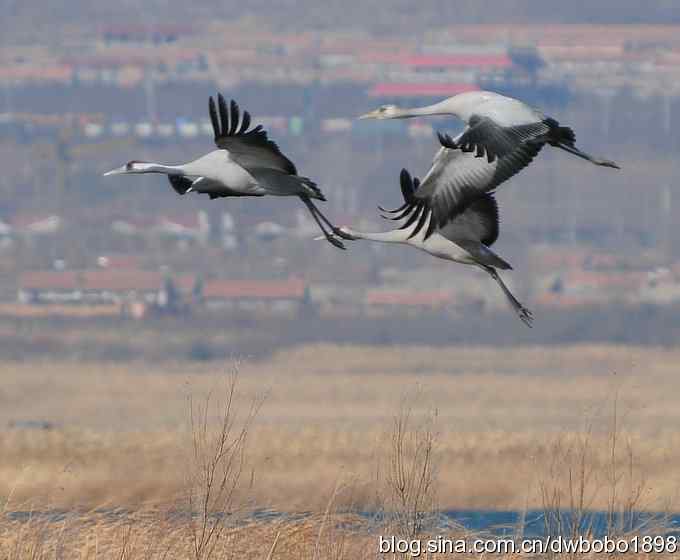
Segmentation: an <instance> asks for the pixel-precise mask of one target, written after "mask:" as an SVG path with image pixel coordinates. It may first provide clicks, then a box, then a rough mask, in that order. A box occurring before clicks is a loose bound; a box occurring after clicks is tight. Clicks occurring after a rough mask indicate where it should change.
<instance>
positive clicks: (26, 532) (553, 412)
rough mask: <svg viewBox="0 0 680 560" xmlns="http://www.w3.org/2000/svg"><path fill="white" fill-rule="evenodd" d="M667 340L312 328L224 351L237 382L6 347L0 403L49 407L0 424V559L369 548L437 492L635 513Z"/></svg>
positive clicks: (656, 464) (404, 528)
mask: <svg viewBox="0 0 680 560" xmlns="http://www.w3.org/2000/svg"><path fill="white" fill-rule="evenodd" d="M678 357H679V356H678V354H677V353H675V352H670V351H661V350H650V349H646V350H629V349H622V348H611V347H610V348H607V347H576V348H566V349H560V350H554V349H551V350H549V351H548V350H540V349H534V348H527V349H520V350H512V351H486V350H481V349H470V350H466V351H462V352H461V351H458V352H454V351H447V350H438V351H433V350H430V349H425V348H423V349H410V350H409V351H404V350H395V351H394V352H386V351H384V350H380V349H369V348H339V347H332V346H328V347H312V348H302V349H298V350H295V351H291V352H286V353H282V354H280V355H278V356H276V357H275V358H274V359H273V360H271V361H269V362H263V363H250V364H246V365H245V366H242V367H241V373H240V377H239V380H238V392H237V390H236V389H237V385H236V379H235V377H230V376H226V379H227V384H226V386H225V385H224V381H225V375H224V373H223V372H222V373H219V374H216V373H215V372H214V371H209V370H207V369H202V368H200V367H194V368H193V369H191V370H188V369H187V368H186V367H182V369H180V368H179V366H178V367H177V368H169V369H168V368H165V369H164V371H157V370H154V369H153V368H152V367H150V366H148V365H142V364H140V365H139V366H138V367H137V368H133V369H130V368H127V367H114V366H105V367H102V366H100V365H97V364H92V365H82V364H81V365H80V366H75V365H73V364H65V363H61V364H47V363H42V364H31V365H24V366H21V365H17V364H6V365H5V366H4V367H3V370H2V376H3V380H4V381H5V383H4V384H3V386H2V393H0V405H2V406H1V407H0V422H1V423H3V424H4V423H5V422H9V421H15V422H16V421H22V420H29V419H38V420H48V421H51V422H54V423H55V425H56V426H57V427H56V428H55V429H52V430H27V429H8V430H6V431H4V432H2V435H1V436H0V484H2V486H1V487H0V500H2V501H0V514H1V515H0V558H1V559H2V560H5V559H7V560H10V559H12V560H14V559H17V560H18V559H23V558H35V559H38V558H40V559H42V558H105V559H109V558H118V559H130V560H132V559H135V560H136V559H142V558H144V559H152V558H153V559H156V558H158V559H160V558H187V559H189V558H192V559H194V560H201V559H208V558H246V559H247V558H266V559H274V558H291V559H292V558H312V559H315V560H316V559H319V560H321V559H338V560H339V559H341V558H349V557H351V558H360V559H361V558H375V557H376V542H377V535H378V534H388V535H389V534H394V535H399V536H403V537H414V536H426V535H428V534H429V531H431V530H432V525H431V524H429V522H428V521H429V520H431V518H429V515H430V514H431V513H432V512H433V510H435V509H437V508H438V507H444V508H446V507H471V508H513V509H522V508H541V509H544V510H546V511H547V512H548V513H549V515H548V517H547V518H546V525H547V528H548V530H549V531H551V532H555V531H557V530H559V531H561V532H563V533H569V531H571V533H572V534H573V535H576V534H585V535H588V534H590V532H591V529H592V527H591V526H590V525H589V524H588V517H587V516H588V511H589V510H591V509H601V510H604V511H607V512H609V532H610V533H611V534H630V533H631V532H633V533H635V532H636V531H638V530H639V528H638V527H636V526H634V524H631V525H626V524H625V523H624V522H621V518H620V517H617V516H618V515H619V514H621V513H626V512H631V511H637V510H644V509H649V510H656V511H658V510H663V509H665V508H668V507H670V505H671V504H672V503H677V502H676V501H675V502H674V501H673V497H674V495H675V494H676V490H677V482H678V481H677V478H676V473H675V470H676V469H675V465H677V461H678V459H679V458H680V457H678V453H680V452H678V451H677V449H678V445H677V444H678V443H679V442H680V437H679V434H678V433H677V432H676V431H674V430H675V428H674V427H675V426H678V425H680V424H678V422H677V420H678V418H677V415H678V414H680V412H678V411H677V410H676V408H675V407H674V406H672V403H673V397H672V395H673V394H677V383H678V382H677V381H676V376H675V365H674V364H675V363H677V358H678ZM638 364H645V365H644V370H641V366H640V365H638ZM173 370H174V371H173ZM494 370H496V371H500V372H502V373H493V371H494ZM551 371H553V372H558V373H559V375H557V374H550V372H551ZM570 371H571V372H572V373H571V374H570V373H568V372H570ZM612 371H617V373H616V374H612V373H611V372H612ZM387 372H391V373H387ZM643 373H644V377H643V378H642V377H639V376H642V375H643ZM265 394H266V402H265V404H264V406H262V407H261V405H262V402H263V399H264V395H265ZM260 407H261V408H260ZM395 411H396V413H395ZM142 427H143V429H142ZM59 507H66V508H69V509H68V511H69V513H68V514H67V515H65V516H63V517H59V518H55V517H53V515H54V512H55V511H56V508H59ZM87 507H89V508H94V507H96V508H97V509H96V510H94V509H90V510H89V511H87V510H84V509H83V508H87ZM123 507H124V508H129V509H120V508H123ZM254 507H273V508H276V509H280V510H288V511H300V510H308V511H313V512H318V513H314V514H309V515H306V516H304V517H296V516H292V517H291V516H286V517H274V518H268V519H262V520H257V519H256V518H254V517H253V515H252V512H253V508H254ZM565 508H568V509H569V510H570V512H569V514H568V515H566V516H565V515H564V513H563V511H564V510H565ZM367 509H368V510H371V511H382V512H384V513H385V515H384V516H382V517H381V518H380V522H379V523H378V521H377V520H376V519H366V518H363V517H357V516H355V515H352V514H349V513H343V512H346V511H356V510H367ZM16 511H28V512H33V513H32V514H31V517H30V518H29V519H26V518H17V517H16V514H13V513H12V512H16ZM41 512H42V513H41ZM45 512H51V513H50V515H46V514H45ZM190 512H193V513H192V514H190ZM225 514H226V515H225ZM647 530H649V528H647ZM660 530H661V528H657V529H656V530H655V531H660ZM447 533H448V534H447V536H452V533H451V531H448V532H447ZM460 535H462V533H460ZM460 535H459V536H460ZM627 557H628V558H630V557H631V556H627Z"/></svg>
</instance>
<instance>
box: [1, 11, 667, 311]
mask: <svg viewBox="0 0 680 560" xmlns="http://www.w3.org/2000/svg"><path fill="white" fill-rule="evenodd" d="M90 33H91V35H87V36H78V35H75V36H73V37H72V38H71V43H70V44H69V45H66V46H65V47H64V48H63V49H51V48H48V47H46V46H44V47H43V46H23V45H8V46H7V47H3V49H2V51H0V87H1V88H2V91H3V92H4V96H2V97H0V140H5V141H10V140H11V141H17V142H18V143H20V144H22V145H29V146H30V145H32V144H33V143H40V142H43V141H45V140H47V142H48V144H49V146H50V150H51V151H50V152H49V154H48V157H50V158H53V159H54V160H55V161H57V162H60V167H59V169H61V175H59V176H57V177H56V178H55V179H54V180H55V181H56V182H58V181H61V182H62V183H63V182H64V181H66V180H67V178H65V176H64V174H65V173H67V166H68V165H70V164H71V163H72V162H73V161H75V160H77V158H78V157H79V152H78V150H81V152H80V153H88V152H87V150H88V146H92V148H93V149H97V147H98V146H104V148H106V146H107V145H115V144H107V142H109V143H110V142H114V143H115V142H121V143H122V145H123V146H125V142H128V141H131V140H134V141H135V142H142V143H144V142H155V143H156V144H154V145H159V144H158V143H159V142H160V143H161V144H160V145H162V142H164V141H165V142H177V141H182V142H184V141H187V142H188V141H192V140H201V139H202V140H204V141H209V140H210V138H211V136H212V134H213V131H212V128H211V125H210V122H209V120H208V118H207V115H204V114H203V113H204V109H205V108H204V104H201V105H200V106H199V107H198V109H195V110H194V109H193V108H192V110H191V111H188V110H185V108H183V107H178V109H177V112H176V114H175V115H174V116H173V117H170V116H169V115H167V114H165V113H163V112H162V111H159V110H158V107H157V103H156V97H157V94H158V91H159V90H161V89H162V88H163V87H165V86H166V85H167V84H174V85H177V84H188V85H197V86H198V85H202V86H206V87H208V86H209V87H211V88H212V87H217V88H219V89H223V90H226V91H229V90H232V89H234V88H236V87H245V86H248V87H261V88H267V87H271V86H277V87H278V86H291V87H296V88H299V91H300V92H302V93H303V94H304V92H305V91H306V89H305V88H310V87H315V88H333V87H336V88H343V87H347V88H352V89H351V91H357V92H359V95H361V96H364V98H366V99H369V100H370V101H371V103H372V104H373V105H375V106H377V105H379V104H383V103H392V102H398V103H403V104H405V105H408V104H412V103H413V104H418V103H423V102H427V101H430V100H434V99H438V98H442V97H447V96H451V95H455V94H457V93H461V92H463V91H472V90H476V89H485V88H489V89H495V90H499V91H507V92H510V93H513V94H515V95H517V96H519V97H526V96H528V95H530V94H531V93H530V92H538V93H534V94H535V95H538V96H539V98H538V99H536V102H537V103H542V102H545V101H546V100H547V101H549V102H558V103H559V102H564V101H565V100H566V99H568V98H569V96H572V95H578V94H579V92H580V91H582V90H583V91H589V92H590V93H591V94H593V95H596V96H599V98H601V99H604V100H607V99H609V98H611V97H612V96H613V95H614V94H615V93H616V92H619V91H626V92H629V93H630V94H631V95H634V96H636V97H639V98H645V97H650V96H652V97H658V98H660V99H662V100H665V102H666V103H667V104H668V107H667V109H668V115H667V121H668V123H667V124H668V127H670V122H671V119H672V118H673V116H672V115H671V108H672V105H671V104H672V103H674V101H675V100H676V99H677V98H678V97H680V29H678V28H677V27H673V26H662V25H654V26H623V25H622V26H617V25H608V26H597V25H549V26H545V25H503V26H495V25H479V26H475V25H460V26H447V27H442V28H439V29H436V30H432V31H428V32H426V33H424V34H423V35H421V36H416V37H399V38H398V39H395V38H381V37H372V36H370V35H368V34H366V33H359V32H349V31H348V32H334V33H324V34H321V33H314V32H309V33H301V34H296V35H290V34H281V33H277V32H273V31H259V32H258V31H255V30H244V29H243V28H242V27H236V26H233V25H230V24H228V23H220V22H216V23H214V24H212V26H211V27H210V29H209V30H208V32H207V33H198V30H197V29H196V28H194V27H192V26H191V25H184V24H180V25H154V26H147V25H143V24H126V25H108V26H102V27H98V28H97V29H94V30H91V32H90ZM96 87H106V88H109V89H111V88H113V89H114V90H119V91H121V92H126V91H132V90H135V91H137V90H139V91H143V92H144V100H145V102H144V104H143V107H141V108H139V107H138V108H136V109H135V110H134V111H130V112H129V113H128V114H124V113H122V112H120V111H112V112H111V113H109V114H104V113H101V112H99V113H96V112H91V111H87V110H85V111H83V112H76V111H70V112H66V113H64V112H60V113H55V112H50V111H49V108H47V109H46V110H45V111H27V110H25V108H23V109H18V110H17V109H16V106H17V105H21V103H20V100H19V99H17V98H16V95H18V94H17V92H21V91H24V90H25V89H26V88H29V89H30V88H33V90H35V89H36V88H37V89H40V88H47V89H48V90H49V88H57V89H55V91H57V90H59V91H61V89H58V88H62V89H63V88H67V89H68V88H80V89H79V91H86V90H88V88H90V89H92V88H96ZM296 91H298V90H296ZM343 91H344V90H343ZM348 91H349V90H348ZM534 94H531V95H534ZM529 101H532V99H529ZM257 121H258V123H261V124H263V125H264V126H265V127H266V128H267V129H268V130H269V131H270V132H271V134H272V135H273V136H276V137H296V136H300V135H302V134H303V132H306V131H308V130H309V129H310V127H312V128H314V130H315V131H316V132H317V133H320V134H323V135H326V136H331V137H332V136H334V135H337V136H340V137H345V136H347V135H353V134H357V135H362V134H366V133H367V132H366V130H367V129H366V128H362V127H363V126H364V125H363V123H361V122H359V121H356V120H355V119H353V118H351V116H348V115H339V114H327V115H326V116H323V117H320V118H318V119H310V118H309V115H305V114H264V115H260V114H258V115H257ZM385 130H386V131H387V134H393V135H395V136H396V135H401V136H404V137H407V138H410V139H418V138H431V137H432V136H433V134H434V130H435V125H434V124H433V123H432V122H426V121H423V120H412V121H393V122H390V123H389V126H387V125H385ZM57 188H63V185H58V184H57ZM70 220H71V221H72V220H73V218H72V217H70V216H68V215H65V214H62V213H61V212H59V211H54V212H52V211H50V212H46V213H42V214H38V213H33V214H31V213H22V212H10V211H4V210H3V208H0V251H10V250H11V248H13V247H32V246H40V245H41V244H44V243H45V242H46V241H47V240H50V239H52V238H54V237H56V236H59V235H60V234H61V233H62V232H63V231H64V228H68V227H77V224H73V223H69V221H70ZM98 227H99V231H100V232H102V234H106V235H108V236H110V237H111V238H112V239H116V240H117V241H116V247H119V248H120V247H125V246H126V243H127V244H128V245H127V246H129V247H131V249H130V250H129V251H124V250H120V249H118V250H116V251H108V252H102V254H93V255H89V256H88V259H89V260H87V262H80V263H78V264H77V265H75V264H73V263H71V262H68V261H66V260H64V259H62V258H58V257H59V256H58V255H56V258H53V259H51V262H50V263H49V265H48V264H47V263H46V262H45V260H44V259H43V260H42V261H41V263H38V262H34V263H29V264H27V265H22V266H20V269H19V270H18V271H17V274H16V275H15V277H14V281H15V283H14V285H15V286H16V290H15V291H14V292H13V295H10V292H8V291H6V292H5V297H4V299H3V301H2V302H0V316H19V317H41V316H71V317H99V316H102V317H104V316H115V317H127V318H132V319H143V318H146V317H149V316H154V315H158V314H210V313H214V312H219V313H224V312H225V310H227V311H229V312H231V313H236V314H238V313H251V314H260V315H264V316H266V315H284V316H300V315H303V314H310V315H314V316H321V317H323V316H362V315H368V316H381V315H388V314H400V313H401V314H403V313H406V314H408V313H421V312H422V311H423V310H430V311H433V312H434V311H437V312H441V313H454V314H455V313H459V312H460V311H461V310H464V309H466V308H468V307H469V306H476V307H478V308H480V309H483V308H488V309H495V308H502V307H503V306H504V302H503V301H502V299H500V298H499V297H497V294H495V293H490V292H491V291H490V290H486V291H484V290H482V289H480V288H479V285H478V284H479V282H478V281H467V282H464V281H461V282H457V283H455V285H447V286H443V285H441V286H433V287H432V288H431V289H430V288H428V289H422V288H419V289H418V288H415V287H411V286H410V285H409V283H408V282H404V281H402V282H397V281H393V280H392V279H391V278H390V273H389V270H388V271H379V272H378V273H377V277H379V280H380V281H374V282H369V281H362V282H361V283H360V284H359V285H357V286H354V287H353V289H352V290H347V289H344V288H343V287H342V286H341V285H339V284H335V285H334V284H332V283H329V282H328V281H326V280H323V279H322V280H319V279H315V278H314V277H313V276H310V277H307V276H306V275H305V274H304V272H301V273H299V274H295V273H293V272H291V271H290V270H286V271H283V272H281V273H280V274H274V275H273V276H274V277H269V278H262V277H259V276H257V275H253V276H250V277H241V278H239V279H235V278H234V277H220V276H219V275H215V274H213V273H209V274H207V275H206V274H203V273H202V272H201V271H192V272H191V273H187V271H186V270H180V269H175V268H172V267H168V266H163V265H158V264H157V263H156V264H150V263H149V262H148V261H146V260H145V259H144V258H143V256H140V253H139V248H140V247H142V248H144V247H146V248H147V250H148V248H149V247H155V246H157V245H158V244H159V243H160V244H163V243H165V244H166V245H167V246H168V247H170V248H171V250H177V251H182V250H186V249H187V248H190V249H191V248H207V247H213V248H215V247H217V248H219V250H220V251H221V252H222V253H221V254H223V255H230V254H231V255H238V254H239V251H242V247H243V244H244V240H243V237H244V236H245V237H248V238H249V239H255V240H258V241H259V242H262V243H265V244H266V243H277V242H279V241H281V240H286V239H289V240H292V239H295V240H300V239H309V238H311V237H313V236H314V235H315V234H314V231H315V230H314V225H313V224H310V223H309V220H308V219H307V218H306V217H305V216H303V215H302V214H298V215H296V218H295V219H294V220H293V221H292V225H291V223H289V224H287V225H285V224H281V223H278V222H277V221H276V220H250V221H247V223H245V224H243V223H241V224H239V227H236V225H235V219H234V216H233V215H232V214H231V213H230V212H228V211H222V210H220V212H219V213H217V212H211V213H208V212H206V211H202V210H201V211H195V210H193V209H190V210H187V211H184V212H166V211H157V212H149V213H146V214H140V213H139V212H137V213H134V212H124V211H121V209H120V208H118V209H115V210H113V209H112V210H111V212H109V213H108V214H107V215H106V217H105V219H102V220H100V221H99V226H98ZM658 262H659V261H658V259H656V260H655V259H652V258H650V259H645V258H640V259H637V260H625V259H623V258H622V257H620V256H616V255H615V254H612V253H609V252H607V251H605V250H601V249H598V248H595V247H588V246H586V245H583V246H578V245H577V244H571V245H557V244H545V245H536V246H535V247H533V248H532V249H531V251H530V252H529V254H528V266H531V270H532V271H533V280H532V283H531V286H530V287H527V288H525V291H526V292H528V293H529V302H531V304H532V305H533V306H539V307H550V308H554V309H565V308H578V307H579V306H589V305H598V304H606V303H611V302H613V301H616V302H623V303H626V304H631V305H641V304H652V305H654V304H665V303H672V302H678V301H680V263H676V264H674V263H668V264H667V266H659V264H658ZM83 265H86V266H83ZM369 276H370V275H369Z"/></svg>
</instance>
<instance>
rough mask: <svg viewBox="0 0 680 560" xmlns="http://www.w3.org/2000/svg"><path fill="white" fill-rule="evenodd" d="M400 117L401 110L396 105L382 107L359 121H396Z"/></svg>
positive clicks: (361, 117) (362, 116)
mask: <svg viewBox="0 0 680 560" xmlns="http://www.w3.org/2000/svg"><path fill="white" fill-rule="evenodd" d="M399 116H400V114H399V108H398V107H397V106H396V105H381V106H380V107H378V108H377V109H375V110H374V111H371V112H370V113H366V114H365V115H361V116H360V117H359V119H396V118H399Z"/></svg>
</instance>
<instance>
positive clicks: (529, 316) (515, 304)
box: [480, 265, 534, 328]
mask: <svg viewBox="0 0 680 560" xmlns="http://www.w3.org/2000/svg"><path fill="white" fill-rule="evenodd" d="M480 266H481V267H482V268H483V269H484V270H486V272H488V273H489V275H490V276H491V278H493V279H494V280H495V281H496V282H498V285H499V286H500V287H501V290H503V294H504V295H505V297H506V298H507V300H508V303H510V306H511V307H512V309H513V310H514V311H515V313H517V315H518V316H519V318H520V320H521V321H522V322H523V323H524V324H525V325H526V326H527V327H529V328H531V327H532V323H533V320H534V315H533V313H532V312H531V311H529V310H528V309H527V308H526V307H524V306H523V305H522V304H521V303H520V302H519V301H518V300H517V298H516V297H515V296H514V295H512V292H511V291H510V290H509V289H508V287H507V286H506V285H505V282H503V280H501V277H500V276H499V275H498V272H496V269H494V268H492V267H490V266H485V265H480Z"/></svg>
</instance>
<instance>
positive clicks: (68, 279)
mask: <svg viewBox="0 0 680 560" xmlns="http://www.w3.org/2000/svg"><path fill="white" fill-rule="evenodd" d="M78 286H79V279H78V273H77V272H75V271H73V270H32V271H30V272H24V273H23V274H21V276H20V277H19V287H20V288H21V289H23V290H77V289H78Z"/></svg>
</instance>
